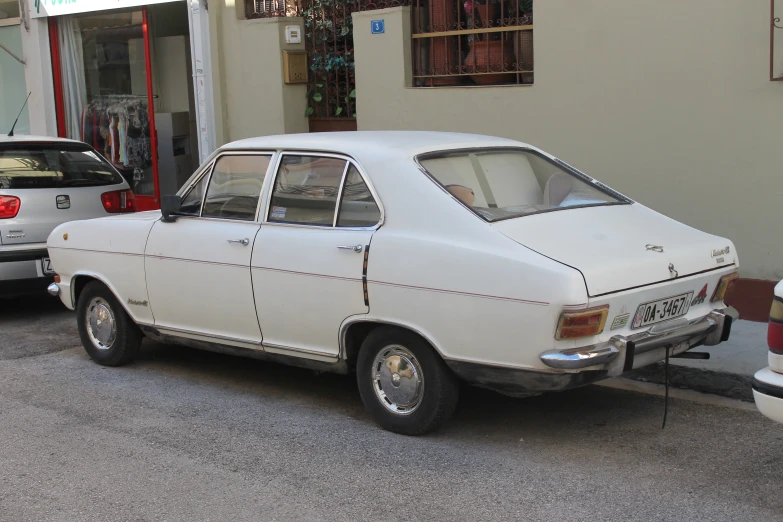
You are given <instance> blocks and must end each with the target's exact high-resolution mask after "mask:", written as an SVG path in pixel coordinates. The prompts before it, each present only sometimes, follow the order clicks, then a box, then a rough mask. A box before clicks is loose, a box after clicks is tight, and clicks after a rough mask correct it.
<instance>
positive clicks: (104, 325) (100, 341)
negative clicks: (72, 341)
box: [86, 297, 117, 350]
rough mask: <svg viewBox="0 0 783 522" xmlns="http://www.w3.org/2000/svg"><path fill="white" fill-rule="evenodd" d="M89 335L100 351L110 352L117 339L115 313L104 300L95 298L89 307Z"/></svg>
mask: <svg viewBox="0 0 783 522" xmlns="http://www.w3.org/2000/svg"><path fill="white" fill-rule="evenodd" d="M86 322H87V335H88V336H89V337H90V341H92V344H93V345H94V346H95V347H96V348H97V349H99V350H108V349H109V348H111V347H112V346H113V345H114V341H115V340H116V339H117V322H116V320H115V319H114V312H113V311H112V309H111V306H109V303H107V302H106V301H105V300H104V299H102V298H100V297H95V298H93V300H92V301H90V306H88V307H87V317H86Z"/></svg>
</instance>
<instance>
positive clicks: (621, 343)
mask: <svg viewBox="0 0 783 522" xmlns="http://www.w3.org/2000/svg"><path fill="white" fill-rule="evenodd" d="M737 319H739V314H738V313H737V311H736V310H735V309H734V308H732V307H728V308H724V309H721V310H713V311H712V312H710V313H709V314H707V315H705V316H704V317H701V318H700V319H695V320H693V321H691V322H688V320H687V319H680V320H678V319H673V320H671V321H666V322H664V323H659V324H656V325H653V326H652V327H651V328H650V329H649V330H646V331H644V332H640V333H638V334H633V335H629V336H627V337H626V336H623V335H615V336H614V337H612V338H611V339H609V341H607V342H605V343H600V344H594V345H590V346H581V347H579V348H571V349H568V350H551V351H548V352H544V353H542V354H541V356H540V357H539V358H540V359H541V361H542V362H543V363H544V364H546V365H547V366H549V367H550V368H557V369H561V370H578V369H581V368H589V367H591V366H599V365H602V364H607V363H610V362H612V361H614V360H615V359H616V358H617V356H618V355H619V354H620V353H624V354H625V364H624V368H623V370H624V371H628V370H630V369H632V368H633V360H634V357H635V356H636V355H639V354H642V353H645V352H649V351H651V350H655V349H657V348H667V347H673V346H678V345H680V344H683V343H686V342H687V343H688V344H689V345H690V347H693V346H694V345H695V344H697V343H700V342H701V344H704V345H705V346H715V345H716V344H720V343H721V342H723V341H726V340H728V338H729V333H730V332H731V323H732V322H734V321H736V320H737Z"/></svg>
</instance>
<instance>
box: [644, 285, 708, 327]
mask: <svg viewBox="0 0 783 522" xmlns="http://www.w3.org/2000/svg"><path fill="white" fill-rule="evenodd" d="M692 299H693V292H688V293H687V294H680V295H675V296H672V297H667V298H666V299H659V300H657V301H650V302H648V303H644V304H642V305H639V308H637V309H636V315H635V316H634V318H633V323H632V324H631V328H641V327H642V326H647V325H649V324H653V323H660V322H661V321H665V320H667V319H673V318H675V317H680V316H682V315H685V314H687V313H688V308H690V306H691V300H692Z"/></svg>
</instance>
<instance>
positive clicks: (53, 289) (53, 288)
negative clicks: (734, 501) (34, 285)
mask: <svg viewBox="0 0 783 522" xmlns="http://www.w3.org/2000/svg"><path fill="white" fill-rule="evenodd" d="M46 291H47V292H49V295H51V296H54V297H57V296H58V295H60V286H59V285H58V284H57V283H52V284H50V285H49V286H47V287H46Z"/></svg>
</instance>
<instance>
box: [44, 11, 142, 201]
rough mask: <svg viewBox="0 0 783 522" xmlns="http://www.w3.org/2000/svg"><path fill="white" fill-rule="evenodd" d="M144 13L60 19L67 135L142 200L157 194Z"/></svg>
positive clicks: (77, 16) (91, 15) (87, 15)
mask: <svg viewBox="0 0 783 522" xmlns="http://www.w3.org/2000/svg"><path fill="white" fill-rule="evenodd" d="M142 19H143V18H142V11H141V10H135V11H122V12H112V13H110V14H101V13H88V14H83V15H69V16H61V17H59V18H58V20H57V29H58V44H59V48H60V63H61V74H62V86H63V99H64V102H65V103H64V105H65V107H64V112H65V123H66V135H67V137H68V138H72V139H78V140H82V141H84V142H86V143H89V144H90V145H92V146H93V147H95V149H96V150H98V152H100V153H101V154H103V156H104V157H105V158H106V159H107V160H108V161H110V162H111V163H112V164H113V165H114V166H115V167H116V168H117V169H118V170H119V171H120V173H121V174H122V175H123V176H124V177H125V178H126V179H127V180H128V182H129V183H130V185H131V187H132V188H133V191H134V192H135V193H136V194H139V195H150V196H152V195H154V194H155V185H154V181H153V179H154V178H153V170H152V150H151V142H150V134H151V133H150V118H149V110H150V109H149V107H148V104H147V67H146V62H145V55H144V33H143V28H142Z"/></svg>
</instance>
